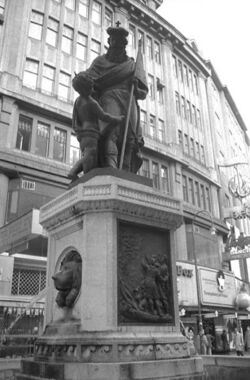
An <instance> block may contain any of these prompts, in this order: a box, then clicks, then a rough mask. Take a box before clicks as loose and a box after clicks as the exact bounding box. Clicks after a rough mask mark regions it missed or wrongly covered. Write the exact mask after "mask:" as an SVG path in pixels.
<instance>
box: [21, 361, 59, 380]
mask: <svg viewBox="0 0 250 380" xmlns="http://www.w3.org/2000/svg"><path fill="white" fill-rule="evenodd" d="M22 375H23V376H27V375H28V376H35V377H38V378H42V379H43V378H45V379H47V378H48V379H55V380H64V364H63V363H55V362H53V363H52V362H44V361H39V360H34V358H25V359H23V360H22ZM20 380H21V379H20Z"/></svg>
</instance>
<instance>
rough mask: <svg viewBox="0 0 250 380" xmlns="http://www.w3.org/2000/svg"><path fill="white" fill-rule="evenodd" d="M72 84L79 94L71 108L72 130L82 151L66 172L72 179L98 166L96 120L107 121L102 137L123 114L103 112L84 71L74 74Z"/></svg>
mask: <svg viewBox="0 0 250 380" xmlns="http://www.w3.org/2000/svg"><path fill="white" fill-rule="evenodd" d="M72 85H73V87H74V89H75V91H77V92H78V93H79V94H80V96H78V98H77V99H76V100H75V103H74V108H73V130H74V131H75V132H76V136H77V140H78V141H79V143H80V149H81V152H82V158H81V159H80V160H79V161H77V162H76V164H75V165H74V166H73V167H72V169H71V170H70V172H69V174H68V177H69V178H70V179H72V181H74V180H76V179H77V178H78V174H79V173H81V172H84V173H87V172H89V171H90V170H91V169H94V168H96V167H98V166H99V163H98V143H99V138H100V131H99V125H98V120H101V121H102V122H106V123H108V126H107V128H104V129H103V130H102V132H101V134H102V138H105V135H106V134H108V133H109V129H113V128H114V127H116V126H117V125H118V126H119V125H120V124H121V123H122V121H123V120H124V116H122V115H118V116H112V115H111V114H109V113H107V112H104V110H103V109H102V107H101V106H100V105H99V104H98V102H97V101H96V100H95V99H93V97H92V92H93V85H94V82H93V80H92V79H91V77H90V76H89V75H87V74H86V73H85V72H81V73H80V74H78V75H76V76H75V77H74V79H73V81H72Z"/></svg>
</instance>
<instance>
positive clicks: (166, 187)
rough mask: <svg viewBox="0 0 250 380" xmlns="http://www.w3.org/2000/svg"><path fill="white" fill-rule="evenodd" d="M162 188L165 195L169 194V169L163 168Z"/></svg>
mask: <svg viewBox="0 0 250 380" xmlns="http://www.w3.org/2000/svg"><path fill="white" fill-rule="evenodd" d="M161 186H162V191H164V193H169V175H168V168H166V167H165V166H162V167H161Z"/></svg>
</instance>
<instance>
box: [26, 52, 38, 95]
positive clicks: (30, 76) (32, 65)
mask: <svg viewBox="0 0 250 380" xmlns="http://www.w3.org/2000/svg"><path fill="white" fill-rule="evenodd" d="M37 78H38V62H35V61H33V60H29V59H27V60H26V63H25V69H24V73H23V84H24V85H25V86H27V87H31V88H33V89H35V88H36V85H37Z"/></svg>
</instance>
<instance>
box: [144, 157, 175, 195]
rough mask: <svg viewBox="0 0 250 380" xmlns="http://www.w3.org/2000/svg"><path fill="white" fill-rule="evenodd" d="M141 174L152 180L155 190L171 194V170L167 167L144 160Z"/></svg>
mask: <svg viewBox="0 0 250 380" xmlns="http://www.w3.org/2000/svg"><path fill="white" fill-rule="evenodd" d="M139 174H140V175H141V176H143V177H147V178H151V179H152V180H153V186H154V188H155V189H159V190H161V191H162V192H164V193H170V180H169V168H168V167H167V166H166V165H161V164H159V163H158V162H154V161H150V160H148V159H143V162H142V166H141V168H140V171H139Z"/></svg>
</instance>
